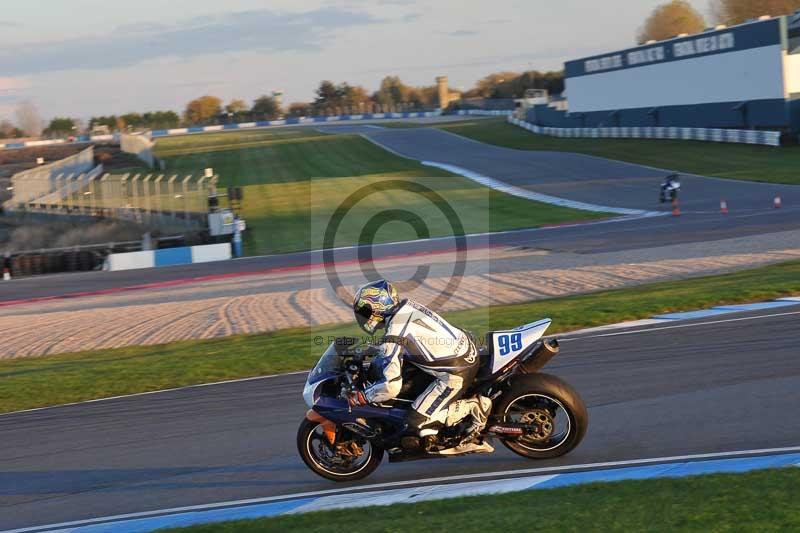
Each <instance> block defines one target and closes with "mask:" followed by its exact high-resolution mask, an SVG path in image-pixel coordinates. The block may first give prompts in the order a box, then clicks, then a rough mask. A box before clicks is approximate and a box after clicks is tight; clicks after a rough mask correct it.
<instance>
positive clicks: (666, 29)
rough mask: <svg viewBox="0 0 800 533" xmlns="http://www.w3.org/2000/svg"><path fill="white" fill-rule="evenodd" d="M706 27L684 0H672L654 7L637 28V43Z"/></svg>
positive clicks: (659, 39)
mask: <svg viewBox="0 0 800 533" xmlns="http://www.w3.org/2000/svg"><path fill="white" fill-rule="evenodd" d="M705 27H706V23H705V20H703V16H702V15H701V14H700V13H698V12H697V10H696V9H695V8H693V7H692V6H691V5H690V4H689V2H687V1H686V0H672V1H671V2H669V3H666V4H662V5H660V6H658V7H656V8H655V9H654V10H653V12H652V13H651V14H650V16H649V17H648V18H647V20H646V21H645V23H644V26H642V28H641V29H640V30H639V35H638V36H637V40H638V42H639V44H643V43H646V42H647V41H651V40H652V41H663V40H664V39H671V38H672V37H675V36H676V35H680V34H681V33H689V34H692V33H700V32H701V31H703V29H704V28H705Z"/></svg>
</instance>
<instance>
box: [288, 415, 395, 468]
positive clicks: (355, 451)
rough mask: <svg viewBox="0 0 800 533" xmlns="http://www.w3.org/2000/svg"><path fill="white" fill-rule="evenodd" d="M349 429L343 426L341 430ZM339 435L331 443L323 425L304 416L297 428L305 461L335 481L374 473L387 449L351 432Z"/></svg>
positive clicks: (299, 443) (300, 449) (299, 444)
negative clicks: (384, 449) (343, 436)
mask: <svg viewBox="0 0 800 533" xmlns="http://www.w3.org/2000/svg"><path fill="white" fill-rule="evenodd" d="M342 431H346V430H342V429H339V430H338V431H337V433H338V432H342ZM347 433H348V435H347V436H346V437H345V438H342V435H337V438H336V442H335V443H334V444H331V443H330V442H329V441H328V439H327V438H326V437H325V432H324V431H323V428H322V425H321V424H320V423H319V422H312V421H310V420H308V419H304V420H303V422H302V423H301V424H300V428H299V429H298V430H297V450H298V451H299V452H300V457H302V458H303V462H304V463H305V464H306V466H308V467H309V468H310V469H311V470H313V471H314V472H315V473H317V474H318V475H320V476H322V477H324V478H326V479H330V480H332V481H355V480H357V479H361V478H364V477H366V476H368V475H370V474H371V473H372V472H373V471H374V470H375V469H376V468H378V465H380V464H381V459H382V458H383V450H382V449H381V448H379V447H377V446H374V445H373V444H372V443H370V442H369V441H368V440H367V439H365V438H363V437H359V436H358V435H355V434H353V433H351V432H349V431H348V432H347Z"/></svg>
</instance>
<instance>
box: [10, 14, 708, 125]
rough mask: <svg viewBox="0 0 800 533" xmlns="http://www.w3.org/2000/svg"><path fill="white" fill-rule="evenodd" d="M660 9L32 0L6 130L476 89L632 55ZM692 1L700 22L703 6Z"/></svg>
mask: <svg viewBox="0 0 800 533" xmlns="http://www.w3.org/2000/svg"><path fill="white" fill-rule="evenodd" d="M659 3H661V2H660V1H659V0H605V1H602V2H594V1H589V0H559V1H558V2H552V1H551V0H546V1H545V0H493V1H485V0H342V1H339V0H328V1H325V0H270V1H265V0H168V1H165V0H136V1H134V2H118V1H113V0H26V1H25V2H9V1H6V2H4V4H6V5H4V6H3V9H2V10H0V119H2V118H11V116H12V114H13V108H14V106H15V104H16V102H18V101H20V100H24V99H29V100H31V101H33V102H34V103H36V105H37V106H38V107H39V109H40V111H41V112H42V114H43V115H44V116H45V117H52V116H54V115H70V116H77V117H81V118H87V117H89V116H90V115H93V114H110V113H124V112H127V111H145V110H154V109H175V110H181V109H183V107H184V105H185V103H186V102H187V101H188V100H190V99H191V98H194V97H196V96H200V95H203V94H214V95H217V96H220V97H222V98H223V99H224V100H226V101H227V100H229V99H231V98H244V99H246V100H248V101H250V100H252V99H253V98H255V97H257V96H259V95H260V94H264V93H267V92H269V91H271V90H276V89H280V90H283V91H284V92H285V95H286V96H285V99H286V101H287V102H291V101H303V100H309V99H311V98H312V95H313V91H314V89H315V88H316V86H317V85H318V83H319V81H320V80H322V79H330V80H334V81H337V82H338V81H349V82H351V83H357V84H362V85H364V86H366V87H367V88H368V89H371V90H372V89H374V88H376V86H377V84H378V83H379V81H380V79H381V78H382V77H383V76H384V75H387V74H396V75H399V76H400V77H401V78H402V79H403V80H404V81H406V82H407V83H411V84H414V85H423V84H425V85H429V84H432V83H434V77H435V76H437V75H440V74H446V75H448V76H449V77H450V80H451V85H452V86H454V87H456V88H468V87H470V86H471V85H472V84H473V83H474V82H475V80H477V79H478V78H480V77H482V76H484V75H485V74H487V73H490V72H493V71H499V70H525V69H539V70H544V69H559V68H561V66H562V63H563V61H565V60H567V59H571V58H574V57H579V56H583V55H588V54H592V53H600V52H604V51H609V50H613V49H616V48H620V47H625V46H629V45H631V44H632V43H633V41H634V38H635V34H636V30H637V29H638V27H639V26H640V25H641V23H642V21H643V20H644V18H645V17H646V16H647V14H648V13H649V12H650V10H651V9H652V8H653V7H654V6H655V5H657V4H659ZM692 3H693V4H694V5H695V6H696V7H698V8H700V9H701V10H705V6H706V2H705V0H693V1H692Z"/></svg>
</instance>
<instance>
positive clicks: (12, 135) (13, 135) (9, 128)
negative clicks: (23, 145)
mask: <svg viewBox="0 0 800 533" xmlns="http://www.w3.org/2000/svg"><path fill="white" fill-rule="evenodd" d="M24 135H25V134H24V133H22V130H21V129H19V128H16V127H14V125H13V124H12V123H11V122H10V121H8V120H3V121H0V139H18V138H20V137H23V136H24Z"/></svg>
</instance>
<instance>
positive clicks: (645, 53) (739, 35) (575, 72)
mask: <svg viewBox="0 0 800 533" xmlns="http://www.w3.org/2000/svg"><path fill="white" fill-rule="evenodd" d="M782 21H783V19H781V18H773V19H769V20H764V21H759V22H752V23H748V24H742V25H740V26H733V27H730V28H724V29H720V30H715V31H708V32H704V33H700V34H697V35H691V36H688V37H681V38H678V39H670V40H668V41H661V42H658V43H654V44H650V45H644V46H639V47H637V48H629V49H627V50H621V51H619V52H612V53H610V54H603V55H599V56H592V57H587V58H583V59H577V60H575V61H568V62H567V63H566V64H565V71H566V76H567V78H574V77H576V76H586V75H590V74H598V73H601V72H610V71H614V70H621V69H626V68H635V67H641V66H644V65H652V64H656V63H665V62H667V61H680V60H682V59H690V58H693V57H701V56H708V55H712V54H721V53H725V52H735V51H740V50H747V49H750V48H760V47H762V46H771V45H778V44H781V43H782V42H783V40H782V35H781V34H782V32H783V31H784V30H783V28H784V26H783V24H782Z"/></svg>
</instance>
